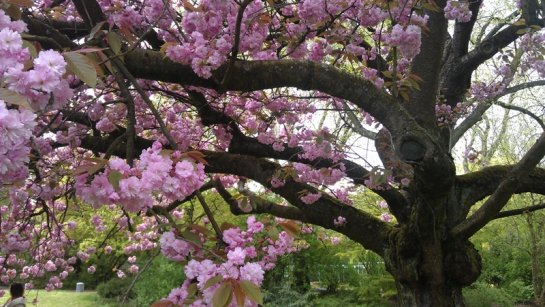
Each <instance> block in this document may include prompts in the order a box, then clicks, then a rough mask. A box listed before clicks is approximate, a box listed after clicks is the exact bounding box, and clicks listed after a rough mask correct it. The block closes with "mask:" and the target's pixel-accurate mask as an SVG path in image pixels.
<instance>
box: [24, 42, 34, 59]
mask: <svg viewBox="0 0 545 307" xmlns="http://www.w3.org/2000/svg"><path fill="white" fill-rule="evenodd" d="M24 48H28V51H29V52H30V55H31V56H32V58H34V59H35V58H37V57H38V51H36V47H34V45H33V44H32V43H31V42H29V41H26V40H23V49H24Z"/></svg>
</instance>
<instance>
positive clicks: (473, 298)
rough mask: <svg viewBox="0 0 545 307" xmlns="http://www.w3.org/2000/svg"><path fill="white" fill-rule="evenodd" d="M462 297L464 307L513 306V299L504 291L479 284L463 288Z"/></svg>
mask: <svg viewBox="0 0 545 307" xmlns="http://www.w3.org/2000/svg"><path fill="white" fill-rule="evenodd" d="M463 295H464V300H465V303H466V307H490V306H501V307H510V306H513V299H512V298H511V297H510V295H509V294H508V293H507V292H506V291H505V290H503V289H500V288H495V287H489V286H488V285H487V284H484V283H480V282H477V283H474V284H473V285H471V286H469V287H467V288H464V289H463Z"/></svg>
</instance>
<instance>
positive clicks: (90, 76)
mask: <svg viewBox="0 0 545 307" xmlns="http://www.w3.org/2000/svg"><path fill="white" fill-rule="evenodd" d="M64 60H65V61H66V63H67V64H68V67H69V68H70V70H71V71H73V72H74V73H75V74H76V76H78V78H80V79H81V80H82V81H83V82H85V83H87V84H88V85H89V86H91V87H92V88H95V86H96V85H97V71H96V70H95V67H94V66H93V63H91V60H89V58H87V57H86V56H84V55H83V54H81V53H77V52H67V53H65V54H64Z"/></svg>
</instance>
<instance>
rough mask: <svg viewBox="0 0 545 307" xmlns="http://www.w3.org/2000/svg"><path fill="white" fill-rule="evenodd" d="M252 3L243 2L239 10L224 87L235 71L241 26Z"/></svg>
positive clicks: (250, 0) (248, 0)
mask: <svg viewBox="0 0 545 307" xmlns="http://www.w3.org/2000/svg"><path fill="white" fill-rule="evenodd" d="M250 2H252V0H244V2H242V4H241V5H240V7H239V9H238V15H237V23H236V26H235V43H234V44H233V49H232V50H231V59H230V61H229V66H228V67H227V72H226V73H225V75H224V76H223V80H222V81H221V85H222V86H224V85H225V83H226V82H227V81H228V80H229V76H230V75H231V72H232V71H233V66H235V62H236V60H237V55H238V45H239V43H240V26H241V25H242V17H243V15H244V10H245V9H246V7H247V6H248V4H250Z"/></svg>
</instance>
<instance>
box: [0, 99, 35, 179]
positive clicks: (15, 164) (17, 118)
mask: <svg viewBox="0 0 545 307" xmlns="http://www.w3.org/2000/svg"><path fill="white" fill-rule="evenodd" d="M35 118H36V116H35V115H34V114H33V113H32V112H30V111H29V110H27V109H22V108H21V109H19V110H17V109H10V110H8V109H7V106H6V103H5V102H4V101H3V100H0V188H1V187H2V185H4V184H11V183H15V182H18V181H21V180H24V179H26V178H27V177H28V167H27V166H26V165H25V163H27V162H28V160H29V159H28V154H29V153H30V147H29V143H30V138H31V136H32V129H33V128H34V126H35V125H36V122H34V119H35Z"/></svg>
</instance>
